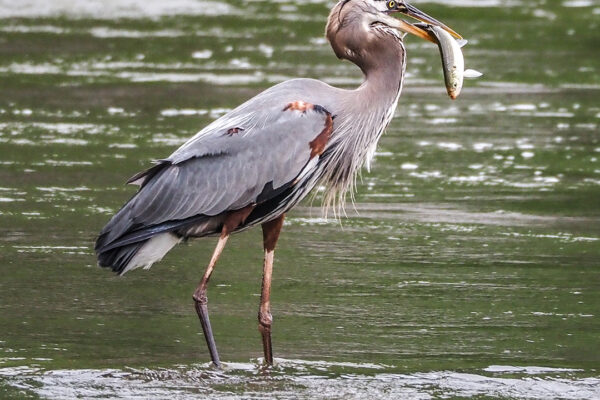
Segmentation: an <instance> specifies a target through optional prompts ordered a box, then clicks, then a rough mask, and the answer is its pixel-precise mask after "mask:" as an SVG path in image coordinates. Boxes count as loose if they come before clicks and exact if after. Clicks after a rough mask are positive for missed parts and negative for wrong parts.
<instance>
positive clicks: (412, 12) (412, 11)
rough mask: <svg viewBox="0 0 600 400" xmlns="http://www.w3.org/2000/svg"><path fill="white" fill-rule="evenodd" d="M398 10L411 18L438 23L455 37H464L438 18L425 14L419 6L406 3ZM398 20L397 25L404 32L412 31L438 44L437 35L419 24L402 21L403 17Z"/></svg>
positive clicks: (433, 23)
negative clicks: (434, 35)
mask: <svg viewBox="0 0 600 400" xmlns="http://www.w3.org/2000/svg"><path fill="white" fill-rule="evenodd" d="M398 12H400V13H402V14H404V15H406V16H409V17H411V18H414V19H416V20H419V21H422V22H425V23H426V24H429V25H437V26H439V27H440V28H442V29H443V30H445V31H447V32H448V33H449V34H451V35H452V36H454V37H455V38H457V39H462V36H460V35H459V34H458V33H456V32H455V31H454V30H452V29H450V28H449V27H447V26H446V25H444V24H443V23H441V22H440V21H438V20H437V19H435V18H433V17H430V16H429V15H427V14H425V13H424V12H423V11H421V10H419V9H418V8H416V7H413V6H411V5H410V4H407V3H404V4H403V6H400V8H399V9H398ZM396 21H398V26H397V28H398V29H400V30H402V31H404V32H407V33H411V34H413V35H415V36H418V37H420V38H422V39H425V40H429V41H430V42H433V43H436V44H437V40H436V39H435V37H433V36H432V35H430V34H429V33H428V32H427V31H426V30H424V29H422V28H420V27H418V26H415V25H412V24H409V23H408V22H405V21H402V20H401V19H397V20H396Z"/></svg>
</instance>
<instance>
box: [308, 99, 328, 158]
mask: <svg viewBox="0 0 600 400" xmlns="http://www.w3.org/2000/svg"><path fill="white" fill-rule="evenodd" d="M317 107H319V108H317ZM315 110H318V111H319V112H323V113H325V116H326V118H325V127H324V128H323V130H322V131H321V133H319V135H317V137H316V138H314V139H313V140H312V141H311V142H310V143H309V146H310V158H311V159H312V158H314V157H315V156H320V155H321V154H323V152H324V151H325V147H326V146H327V142H329V138H330V137H331V133H332V132H333V117H332V116H331V113H330V112H329V111H327V110H325V108H323V107H321V106H315Z"/></svg>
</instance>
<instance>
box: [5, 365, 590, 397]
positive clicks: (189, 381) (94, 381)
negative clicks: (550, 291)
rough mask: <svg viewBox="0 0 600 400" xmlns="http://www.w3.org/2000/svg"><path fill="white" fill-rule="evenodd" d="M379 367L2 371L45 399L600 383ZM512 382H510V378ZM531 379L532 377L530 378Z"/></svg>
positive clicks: (562, 387) (468, 390) (537, 391)
mask: <svg viewBox="0 0 600 400" xmlns="http://www.w3.org/2000/svg"><path fill="white" fill-rule="evenodd" d="M388 368H389V367H388V366H384V365H377V364H353V363H335V362H333V363H331V362H325V361H317V362H311V361H303V360H282V359H278V360H276V367H275V368H274V369H273V370H272V371H263V370H261V369H260V368H259V367H258V361H257V362H256V363H226V364H225V365H224V368H223V370H214V369H213V368H211V367H210V366H208V365H203V366H197V367H191V368H190V367H186V366H179V367H175V368H171V369H166V368H165V369H153V370H151V369H142V370H136V369H126V370H118V369H104V370H95V369H80V370H53V371H45V370H43V369H40V368H32V367H16V368H3V369H0V378H2V379H3V380H5V381H6V382H8V383H9V384H10V385H11V386H13V387H16V388H19V389H21V390H28V391H31V392H34V393H36V394H37V395H39V396H42V397H48V398H54V399H67V398H82V397H83V398H100V397H110V398H121V399H144V398H166V397H168V398H171V399H188V398H189V399H191V398H197V397H198V396H199V395H205V396H210V398H211V399H240V398H253V399H266V398H274V397H276V398H280V399H326V398H344V399H365V398H369V399H390V398H411V399H432V398H440V396H441V395H442V394H443V396H442V397H444V398H447V397H452V396H456V397H474V396H490V397H496V398H527V399H548V398H561V399H573V400H578V399H591V398H598V396H600V379H599V378H597V377H580V378H577V377H573V374H574V373H576V372H579V370H573V369H567V368H547V367H536V366H527V367H516V366H499V365H492V366H489V367H487V368H485V369H484V370H482V371H475V372H471V373H462V372H455V371H437V372H436V371H434V372H422V373H411V374H399V373H393V372H386V371H389V369H388ZM505 374H510V377H506V376H504V375H505ZM532 376H533V377H532Z"/></svg>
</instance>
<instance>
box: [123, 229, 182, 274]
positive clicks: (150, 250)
mask: <svg viewBox="0 0 600 400" xmlns="http://www.w3.org/2000/svg"><path fill="white" fill-rule="evenodd" d="M179 242H181V238H178V237H177V236H175V235H174V234H172V233H161V234H160V235H156V236H154V237H153V238H151V239H150V240H148V241H147V242H146V243H145V244H144V245H143V246H142V248H140V249H139V250H138V252H137V254H136V255H135V256H133V258H132V259H131V261H129V264H127V267H125V269H124V270H123V272H122V274H124V273H125V272H127V271H131V270H132V269H136V268H139V267H143V268H144V269H148V268H150V267H151V266H152V264H154V263H155V262H157V261H160V260H162V258H163V257H164V256H165V254H167V253H168V252H169V250H171V249H172V248H173V246H175V245H176V244H177V243H179Z"/></svg>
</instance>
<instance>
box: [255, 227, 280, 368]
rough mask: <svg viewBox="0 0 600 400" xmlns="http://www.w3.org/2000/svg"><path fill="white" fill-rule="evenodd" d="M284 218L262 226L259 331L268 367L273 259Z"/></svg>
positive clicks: (270, 352) (269, 360)
mask: <svg viewBox="0 0 600 400" xmlns="http://www.w3.org/2000/svg"><path fill="white" fill-rule="evenodd" d="M284 217H285V215H281V216H280V217H278V218H277V219H274V220H272V221H269V222H265V223H264V224H262V230H263V246H264V250H265V260H264V264H263V279H262V289H261V294H260V307H259V309H258V330H259V331H260V334H261V336H262V342H263V350H264V354H265V363H266V364H267V365H273V347H272V345H271V326H272V325H273V316H272V315H271V278H272V276H273V258H274V254H275V245H276V244H277V239H279V234H280V232H281V227H282V226H283V219H284Z"/></svg>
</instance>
